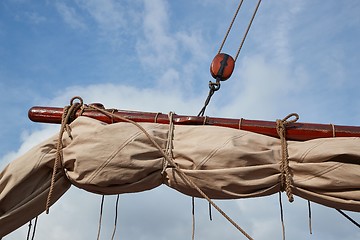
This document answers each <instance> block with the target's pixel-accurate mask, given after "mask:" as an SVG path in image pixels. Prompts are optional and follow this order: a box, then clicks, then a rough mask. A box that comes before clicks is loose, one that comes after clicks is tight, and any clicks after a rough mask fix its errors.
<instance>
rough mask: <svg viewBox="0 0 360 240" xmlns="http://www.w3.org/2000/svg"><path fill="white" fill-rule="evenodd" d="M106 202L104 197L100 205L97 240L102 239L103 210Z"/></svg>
mask: <svg viewBox="0 0 360 240" xmlns="http://www.w3.org/2000/svg"><path fill="white" fill-rule="evenodd" d="M104 200H105V196H104V195H102V196H101V204H100V214H99V226H98V233H97V238H96V239H97V240H99V239H100V232H101V222H102V215H103V210H104Z"/></svg>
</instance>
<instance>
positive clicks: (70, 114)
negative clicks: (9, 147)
mask: <svg viewBox="0 0 360 240" xmlns="http://www.w3.org/2000/svg"><path fill="white" fill-rule="evenodd" d="M75 100H78V101H79V102H74V101H75ZM82 107H83V100H82V99H81V98H80V97H73V98H72V99H71V100H70V105H69V106H65V107H64V110H63V114H62V117H61V127H60V132H59V136H58V139H57V146H56V156H55V160H54V166H53V172H52V176H51V182H50V189H49V194H48V196H47V200H46V206H45V210H46V214H48V213H49V209H50V205H51V197H52V194H53V191H54V185H55V181H56V174H57V171H58V168H59V165H60V168H61V169H63V166H62V161H61V159H62V148H63V145H62V136H63V133H64V131H66V132H67V134H68V136H69V137H70V138H71V139H72V136H71V128H70V126H69V123H70V122H71V121H72V120H73V119H75V114H76V112H77V110H79V109H80V108H82Z"/></svg>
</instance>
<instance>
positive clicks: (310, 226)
mask: <svg viewBox="0 0 360 240" xmlns="http://www.w3.org/2000/svg"><path fill="white" fill-rule="evenodd" d="M308 210H309V211H308V214H309V231H310V234H312V224H311V205H310V201H309V200H308Z"/></svg>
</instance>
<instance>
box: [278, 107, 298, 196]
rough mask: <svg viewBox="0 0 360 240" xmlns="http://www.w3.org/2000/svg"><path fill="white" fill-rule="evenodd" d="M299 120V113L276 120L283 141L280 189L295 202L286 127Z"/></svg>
mask: <svg viewBox="0 0 360 240" xmlns="http://www.w3.org/2000/svg"><path fill="white" fill-rule="evenodd" d="M291 117H294V119H291V120H289V119H290V118H291ZM297 120H299V115H298V114H297V113H291V114H289V115H287V116H286V117H285V118H284V119H282V120H280V119H278V120H276V131H277V133H278V135H279V137H280V141H281V164H280V171H281V175H280V189H281V191H282V192H283V191H285V192H286V195H287V197H288V199H289V202H293V201H294V197H293V194H292V192H291V183H292V176H291V173H290V168H289V153H288V146H287V141H286V127H287V125H288V124H291V123H294V122H296V121H297Z"/></svg>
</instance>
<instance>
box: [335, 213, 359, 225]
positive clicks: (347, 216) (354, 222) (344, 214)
mask: <svg viewBox="0 0 360 240" xmlns="http://www.w3.org/2000/svg"><path fill="white" fill-rule="evenodd" d="M336 211H338V212H339V213H340V214H341V215H343V216H344V217H345V218H346V219H348V220H349V221H350V222H352V223H353V224H355V226H357V227H358V228H360V224H359V223H357V222H356V221H355V220H354V219H352V218H351V217H350V216H349V215H347V214H346V213H344V212H343V211H341V210H340V209H336Z"/></svg>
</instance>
